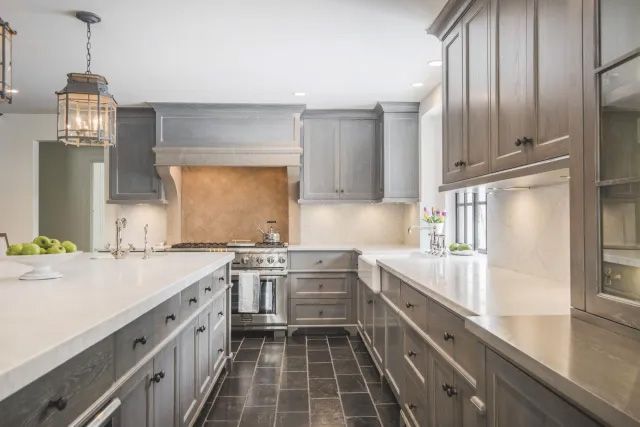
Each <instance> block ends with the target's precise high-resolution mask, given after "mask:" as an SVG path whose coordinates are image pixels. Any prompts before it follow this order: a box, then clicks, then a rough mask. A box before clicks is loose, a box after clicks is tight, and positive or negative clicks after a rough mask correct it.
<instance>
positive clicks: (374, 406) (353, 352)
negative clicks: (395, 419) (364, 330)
mask: <svg viewBox="0 0 640 427" xmlns="http://www.w3.org/2000/svg"><path fill="white" fill-rule="evenodd" d="M358 335H359V334H358ZM360 339H361V340H362V337H360ZM347 340H348V341H349V348H350V349H351V353H352V354H353V357H354V358H355V359H356V365H357V366H358V371H360V375H362V380H363V381H364V386H365V388H366V389H367V393H368V394H369V399H371V404H372V405H373V409H374V410H375V411H376V417H377V418H378V422H379V423H380V425H381V426H382V418H381V417H380V412H378V406H377V405H376V402H375V401H374V400H373V395H372V394H371V389H370V388H369V383H368V382H367V379H366V378H365V376H364V373H363V372H362V366H360V361H359V360H358V358H357V357H356V352H355V351H354V350H353V345H352V343H351V340H349V339H348V338H347ZM363 342H364V341H363ZM368 353H369V352H368V351H367V354H368ZM369 357H371V355H369ZM374 363H375V362H374ZM374 369H376V373H377V374H378V375H380V373H379V372H378V368H375V367H374ZM380 380H381V382H382V378H380Z"/></svg>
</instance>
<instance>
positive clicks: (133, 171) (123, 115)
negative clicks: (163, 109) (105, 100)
mask: <svg viewBox="0 0 640 427" xmlns="http://www.w3.org/2000/svg"><path fill="white" fill-rule="evenodd" d="M117 116H118V121H117V123H116V132H117V139H116V146H115V147H111V148H110V149H109V202H111V203H154V202H155V203H158V202H163V192H162V184H161V181H160V177H159V176H158V174H157V172H156V168H155V154H154V152H153V147H155V145H156V115H155V112H154V110H153V109H152V108H118V113H117Z"/></svg>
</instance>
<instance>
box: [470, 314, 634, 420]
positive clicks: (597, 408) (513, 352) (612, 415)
mask: <svg viewBox="0 0 640 427" xmlns="http://www.w3.org/2000/svg"><path fill="white" fill-rule="evenodd" d="M464 325H465V329H467V330H468V331H469V332H471V333H472V334H473V335H475V336H476V337H477V338H479V339H480V340H481V341H482V342H483V343H484V344H485V345H487V346H488V347H490V348H491V349H492V350H495V351H496V352H497V353H499V354H500V355H501V356H503V357H505V358H506V359H508V360H509V361H510V362H512V363H514V364H515V365H517V366H518V367H519V368H520V369H522V370H524V371H525V372H526V373H527V374H528V375H530V376H532V377H534V378H535V379H536V380H538V381H540V382H542V383H543V384H545V385H546V386H547V387H548V388H551V389H552V391H553V392H555V393H556V394H559V395H560V396H561V397H563V398H564V399H566V400H569V401H571V402H572V403H573V404H574V405H576V406H578V407H580V409H581V410H582V411H584V412H586V413H588V414H589V415H590V416H592V417H595V418H596V419H598V420H600V421H602V422H605V423H607V424H610V425H621V426H635V427H637V426H638V425H640V420H636V419H634V418H633V417H631V416H630V415H629V414H627V413H625V412H624V411H622V410H620V409H619V408H617V407H615V406H614V405H613V404H611V403H610V402H607V401H606V400H603V399H602V398H600V397H598V396H596V395H594V394H592V393H591V392H589V391H588V390H586V389H584V388H582V387H581V386H579V385H578V384H576V383H575V382H573V381H571V380H570V379H569V378H567V377H566V376H564V375H562V374H560V373H558V372H556V371H554V370H553V369H551V368H550V367H548V366H547V365H545V364H544V363H542V362H540V361H538V360H536V359H534V358H533V357H531V356H529V355H528V354H526V353H525V352H523V351H522V350H520V349H518V348H517V347H515V346H513V345H512V344H510V343H509V342H507V341H505V340H504V339H502V338H500V337H498V336H497V335H495V334H493V333H491V332H490V331H488V330H487V329H485V328H484V327H483V326H482V325H480V324H479V323H476V322H475V321H474V319H473V318H469V317H467V318H466V319H465V322H464Z"/></svg>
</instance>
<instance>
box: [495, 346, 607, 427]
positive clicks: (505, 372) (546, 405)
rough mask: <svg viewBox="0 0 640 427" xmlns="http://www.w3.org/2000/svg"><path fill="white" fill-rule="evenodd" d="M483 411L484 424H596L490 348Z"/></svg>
mask: <svg viewBox="0 0 640 427" xmlns="http://www.w3.org/2000/svg"><path fill="white" fill-rule="evenodd" d="M487 411H488V412H487V421H488V427H498V426H514V425H517V426H521V427H540V426H557V427H559V426H575V427H578V426H580V427H590V426H593V427H595V426H597V425H598V424H597V423H596V422H595V421H593V420H592V419H591V418H589V417H587V416H586V415H585V414H583V413H582V412H580V411H578V410H577V409H576V408H575V407H574V406H572V405H571V404H569V403H568V402H566V401H565V400H563V399H562V398H561V397H559V396H558V395H556V394H554V393H553V392H552V391H550V390H549V389H547V388H545V387H544V386H543V385H542V384H540V383H538V382H537V381H535V380H533V379H532V378H531V377H529V376H528V375H527V374H525V373H524V372H522V371H521V370H519V369H518V368H516V367H515V366H514V365H512V364H511V363H509V362H507V361H506V360H505V359H503V358H502V357H500V356H499V355H497V354H496V353H494V352H493V351H491V350H488V351H487Z"/></svg>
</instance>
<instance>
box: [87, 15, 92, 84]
mask: <svg viewBox="0 0 640 427" xmlns="http://www.w3.org/2000/svg"><path fill="white" fill-rule="evenodd" d="M87 74H91V24H89V23H88V22H87Z"/></svg>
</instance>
